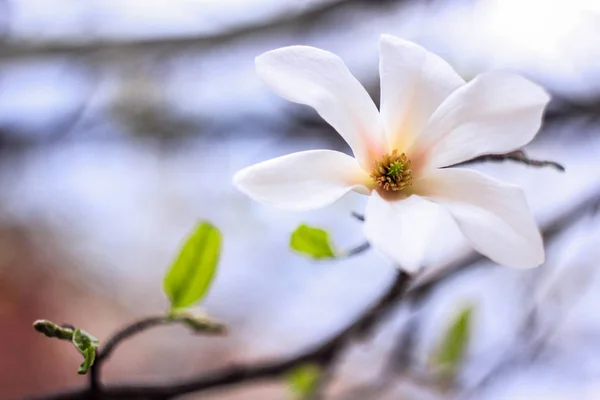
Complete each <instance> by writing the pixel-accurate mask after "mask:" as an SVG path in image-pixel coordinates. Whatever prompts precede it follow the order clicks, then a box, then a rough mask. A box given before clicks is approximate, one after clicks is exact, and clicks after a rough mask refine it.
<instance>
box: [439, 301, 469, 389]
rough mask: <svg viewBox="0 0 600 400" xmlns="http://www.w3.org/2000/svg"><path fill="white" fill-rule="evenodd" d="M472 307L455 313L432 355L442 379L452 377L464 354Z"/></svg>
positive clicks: (467, 343) (467, 344) (466, 346)
mask: <svg viewBox="0 0 600 400" xmlns="http://www.w3.org/2000/svg"><path fill="white" fill-rule="evenodd" d="M472 315H473V307H472V306H468V307H465V308H464V309H463V310H461V312H460V313H458V314H457V315H456V317H455V318H454V320H453V321H452V323H451V324H450V325H449V327H448V330H447V331H446V334H445V335H444V337H443V339H442V341H441V342H440V345H439V347H438V348H437V351H436V353H435V355H434V358H433V361H434V365H435V367H436V368H437V370H438V372H439V373H440V375H441V377H442V378H444V379H452V378H453V377H454V376H455V375H456V372H457V371H458V368H459V367H460V365H461V364H462V361H463V359H464V357H465V355H466V352H467V349H468V347H469V340H470V336H471V324H472Z"/></svg>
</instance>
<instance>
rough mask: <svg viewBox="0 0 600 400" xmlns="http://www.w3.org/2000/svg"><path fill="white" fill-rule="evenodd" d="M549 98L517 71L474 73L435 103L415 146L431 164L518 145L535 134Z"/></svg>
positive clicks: (498, 150)
mask: <svg viewBox="0 0 600 400" xmlns="http://www.w3.org/2000/svg"><path fill="white" fill-rule="evenodd" d="M549 100H550V97H549V96H548V94H547V93H546V92H545V91H544V89H542V88H541V87H539V86H538V85H536V84H534V83H533V82H531V81H529V80H527V79H525V78H523V77H521V76H518V75H515V74H511V73H506V72H490V73H486V74H483V75H479V76H478V77H476V78H475V79H473V80H472V81H470V82H469V83H467V84H466V85H464V86H462V87H461V88H459V89H458V90H456V91H455V92H454V93H452V94H451V95H450V97H448V98H447V99H446V101H444V102H443V103H442V104H441V105H440V107H439V108H438V109H437V110H436V111H435V113H434V114H433V115H432V117H431V119H430V120H429V124H428V126H427V128H426V129H425V132H424V133H423V135H421V136H420V137H419V140H418V147H419V149H420V150H421V151H425V152H426V153H427V155H428V159H429V163H430V166H431V167H445V166H448V165H452V164H456V163H459V162H462V161H466V160H470V159H472V158H475V157H477V156H480V155H483V154H501V153H506V152H509V151H513V150H517V149H519V148H521V147H523V146H525V145H526V144H527V143H529V142H530V141H531V140H532V139H533V138H534V136H535V135H536V133H537V131H538V130H539V128H540V125H541V122H542V114H543V112H544V107H545V106H546V104H547V103H548V101H549ZM411 152H412V151H411Z"/></svg>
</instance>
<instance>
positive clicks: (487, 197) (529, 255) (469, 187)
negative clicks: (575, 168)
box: [414, 168, 544, 267]
mask: <svg viewBox="0 0 600 400" xmlns="http://www.w3.org/2000/svg"><path fill="white" fill-rule="evenodd" d="M414 189H415V191H417V192H418V193H419V195H422V196H425V197H426V198H429V199H431V200H432V201H434V202H436V203H438V204H440V205H441V206H442V207H443V208H445V209H447V210H448V211H449V212H450V214H451V215H452V217H453V218H454V220H455V221H456V223H457V224H458V227H459V228H460V230H461V231H462V233H463V234H464V235H465V236H466V237H467V239H468V240H469V241H470V242H471V244H472V245H473V247H474V248H475V249H476V250H477V251H479V252H480V253H481V254H483V255H485V256H487V257H489V258H490V259H492V260H493V261H495V262H497V263H498V264H502V265H505V266H509V267H536V266H538V265H540V264H542V263H543V262H544V245H543V243H542V237H541V235H540V232H539V230H538V228H537V225H536V223H535V221H534V220H533V216H532V215H531V212H530V211H529V207H528V206H527V200H526V199H525V194H524V193H523V190H522V189H521V188H519V187H516V186H513V185H509V184H506V183H503V182H499V181H497V180H495V179H492V178H490V177H488V176H486V175H483V174H481V173H479V172H477V171H471V170H465V169H459V168H449V169H439V170H435V171H432V172H431V173H430V174H429V176H427V177H425V178H423V179H421V180H419V181H418V182H416V184H415V186H414Z"/></svg>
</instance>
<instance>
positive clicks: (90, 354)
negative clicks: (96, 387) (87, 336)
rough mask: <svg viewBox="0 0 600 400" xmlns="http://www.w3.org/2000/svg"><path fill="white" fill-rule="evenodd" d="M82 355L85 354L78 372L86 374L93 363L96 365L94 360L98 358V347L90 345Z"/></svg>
mask: <svg viewBox="0 0 600 400" xmlns="http://www.w3.org/2000/svg"><path fill="white" fill-rule="evenodd" d="M81 355H83V362H82V363H81V365H80V366H79V369H78V370H77V373H78V374H79V375H85V374H87V373H88V371H89V370H90V368H92V365H94V361H95V360H96V349H95V348H94V347H88V348H87V349H86V350H85V351H83V352H82V353H81Z"/></svg>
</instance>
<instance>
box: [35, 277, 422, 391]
mask: <svg viewBox="0 0 600 400" xmlns="http://www.w3.org/2000/svg"><path fill="white" fill-rule="evenodd" d="M409 283H410V276H409V275H408V274H407V273H405V272H402V271H400V270H398V272H397V274H396V279H395V280H394V282H393V283H392V284H391V285H390V287H389V288H388V289H387V291H386V292H385V293H384V294H383V295H382V296H381V297H380V298H379V300H378V301H377V302H376V303H375V304H374V305H373V306H371V307H370V308H368V309H367V310H366V311H365V312H363V313H362V314H361V315H360V316H359V317H358V318H356V319H355V320H354V321H353V322H352V323H350V324H349V325H348V326H347V327H346V328H344V329H343V330H341V331H340V332H338V333H337V334H335V335H333V336H332V337H331V338H329V339H327V340H326V341H324V342H323V343H322V344H320V345H318V346H315V347H313V348H312V349H309V350H308V351H306V352H302V353H300V354H298V355H295V356H292V357H288V358H284V359H283V360H276V361H268V362H263V363H258V364H254V365H251V366H234V367H227V368H224V369H221V370H217V371H214V372H211V373H208V374H205V375H201V376H200V377H197V378H193V379H190V380H187V381H182V382H179V383H175V384H167V385H148V386H141V385H140V386H130V385H125V386H106V387H102V386H99V387H97V388H96V389H95V390H91V389H90V388H84V389H79V390H75V391H71V392H65V393H59V394H55V395H50V396H42V397H39V398H38V399H40V400H42V399H44V400H67V399H71V400H75V399H88V398H90V397H95V398H97V399H98V398H100V399H171V398H174V397H177V396H181V395H184V394H189V393H193V392H197V391H201V390H207V389H213V388H218V387H222V386H228V385H234V384H238V383H242V382H245V381H249V380H253V381H257V380H265V379H272V378H278V377H280V376H282V375H284V374H285V373H287V372H289V371H290V370H293V369H294V368H296V367H298V366H301V365H303V364H306V363H316V364H319V365H322V366H329V365H331V364H333V362H334V361H335V360H336V358H337V356H338V355H339V354H340V353H341V352H342V351H343V350H344V348H345V347H346V345H347V344H348V342H349V341H350V340H351V339H361V338H364V337H365V336H367V335H368V334H369V333H370V332H371V331H372V330H373V329H374V328H375V327H376V326H377V324H378V323H379V322H380V321H381V320H382V319H383V318H384V317H385V316H386V315H387V314H388V313H389V312H390V311H391V310H392V309H393V306H394V305H395V304H396V302H397V301H398V300H399V299H401V298H402V297H403V296H404V294H405V293H406V288H407V287H408V285H409ZM161 323H162V321H159V320H156V319H154V318H149V319H148V320H142V321H140V322H138V323H136V324H134V325H132V326H130V327H127V328H125V329H124V330H123V331H120V333H118V334H117V335H116V336H115V337H113V338H112V339H110V340H109V341H108V343H109V344H110V343H112V345H107V348H105V350H104V351H103V352H101V355H100V356H99V358H100V357H101V361H100V362H101V363H102V360H104V359H106V358H107V357H108V356H109V355H110V353H111V352H112V350H114V348H115V347H116V345H117V344H118V343H120V342H121V341H122V340H124V339H126V338H128V337H131V336H132V335H134V334H136V333H138V332H141V331H142V330H144V329H148V328H150V327H152V326H156V325H160V324H161ZM102 354H103V356H102Z"/></svg>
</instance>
